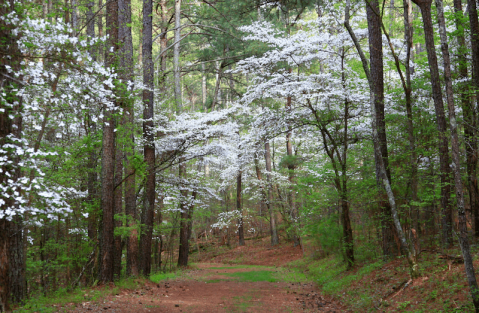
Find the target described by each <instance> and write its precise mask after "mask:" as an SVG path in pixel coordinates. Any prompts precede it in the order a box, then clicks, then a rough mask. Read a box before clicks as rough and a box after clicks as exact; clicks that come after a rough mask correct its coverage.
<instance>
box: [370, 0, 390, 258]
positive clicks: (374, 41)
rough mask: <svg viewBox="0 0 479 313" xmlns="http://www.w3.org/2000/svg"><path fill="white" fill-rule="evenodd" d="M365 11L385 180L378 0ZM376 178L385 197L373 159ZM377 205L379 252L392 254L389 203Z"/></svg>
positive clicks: (375, 117)
mask: <svg viewBox="0 0 479 313" xmlns="http://www.w3.org/2000/svg"><path fill="white" fill-rule="evenodd" d="M367 2H368V4H367V5H366V14H367V20H368V33H369V51H370V64H371V79H372V81H373V83H372V86H371V89H372V90H371V92H372V93H374V99H375V101H374V106H375V112H376V114H375V116H373V118H374V119H375V120H376V125H377V128H378V129H377V131H378V139H379V141H378V142H377V143H373V144H379V149H380V151H381V154H379V155H375V158H378V157H381V158H382V162H383V163H384V166H385V168H386V174H387V176H388V179H389V181H391V173H390V171H389V158H388V149H387V140H386V123H385V120H384V70H383V50H382V32H381V17H380V16H379V15H378V14H377V12H379V2H378V1H377V0H372V1H367ZM375 163H376V182H377V185H378V189H379V192H380V199H383V198H384V197H385V195H384V189H383V187H382V183H381V178H380V177H381V176H380V174H379V172H380V169H379V163H380V162H379V160H376V162H375ZM380 208H381V211H382V214H381V215H382V216H381V224H382V225H381V231H382V244H383V247H382V248H383V255H384V256H386V257H390V256H391V255H392V254H393V247H394V237H393V234H392V230H393V228H394V226H393V225H392V223H391V219H390V216H391V213H390V210H391V209H390V206H389V205H388V202H387V201H384V200H381V201H380Z"/></svg>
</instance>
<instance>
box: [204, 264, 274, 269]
mask: <svg viewBox="0 0 479 313" xmlns="http://www.w3.org/2000/svg"><path fill="white" fill-rule="evenodd" d="M238 268H272V267H267V266H261V265H235V266H218V267H210V268H209V269H211V270H229V269H238Z"/></svg>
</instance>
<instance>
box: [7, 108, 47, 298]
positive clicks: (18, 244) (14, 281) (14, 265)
mask: <svg viewBox="0 0 479 313" xmlns="http://www.w3.org/2000/svg"><path fill="white" fill-rule="evenodd" d="M18 100H19V101H18V102H19V104H18V105H16V106H15V107H14V111H16V112H19V113H20V112H22V111H23V109H22V99H18ZM45 119H47V117H45ZM42 126H44V125H43V124H42ZM22 132H23V117H22V114H17V117H15V119H14V125H13V135H14V136H15V138H18V139H21V138H22ZM39 141H41V137H40V140H39ZM37 143H38V141H37ZM35 148H36V151H38V147H37V145H35ZM20 162H21V160H20V156H16V157H15V159H14V163H15V164H20ZM14 174H15V178H14V180H15V181H19V180H20V179H21V176H22V170H21V168H20V167H17V168H15V173H14ZM15 192H17V193H18V194H22V190H21V189H20V187H18V188H17V189H16V190H15ZM16 209H17V210H18V204H17V205H16ZM17 212H19V211H17ZM25 216H27V215H25ZM26 233H27V232H26V228H25V226H24V216H22V214H21V213H17V214H16V215H15V216H14V217H13V220H12V224H11V229H10V238H11V242H10V253H9V257H10V260H9V263H10V292H11V296H12V301H13V302H14V303H22V302H23V300H24V299H25V298H26V296H27V281H26V277H25V271H26V250H25V244H26V239H27V238H26Z"/></svg>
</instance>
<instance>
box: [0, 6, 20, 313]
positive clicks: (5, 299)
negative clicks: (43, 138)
mask: <svg viewBox="0 0 479 313" xmlns="http://www.w3.org/2000/svg"><path fill="white" fill-rule="evenodd" d="M13 10H14V6H13V2H10V1H6V0H1V1H0V16H7V14H9V13H10V12H12V11H13ZM11 29H12V26H10V25H8V24H6V23H5V21H4V20H3V19H0V38H2V40H4V41H2V45H0V52H1V53H2V55H12V56H13V55H14V53H15V52H17V51H15V50H16V46H15V45H14V44H13V43H14V42H15V38H14V36H13V34H12V31H11ZM12 50H13V51H12ZM12 59H13V58H12ZM12 59H10V58H6V57H2V58H0V86H2V87H3V88H2V92H5V93H8V96H4V99H9V98H11V97H12V96H13V97H14V96H15V95H14V92H13V91H12V89H13V88H15V87H14V86H12V82H10V81H8V80H7V78H6V77H5V76H3V75H1V74H3V73H5V74H6V73H8V72H7V70H6V67H5V66H7V65H8V66H12V64H11V63H12ZM0 108H1V110H0V148H3V146H4V145H6V144H10V143H11V142H10V140H9V139H8V137H9V136H11V135H12V133H13V121H12V119H11V118H10V116H12V115H15V112H13V108H12V106H11V105H10V103H5V102H4V101H0ZM1 150H2V152H3V149H1ZM1 156H2V158H5V159H6V160H8V161H10V162H12V161H13V156H12V155H10V153H6V154H4V153H2V155H1ZM10 162H4V161H2V165H1V167H0V169H1V173H0V185H1V186H2V187H3V186H5V187H6V186H7V181H8V179H9V177H8V176H7V175H5V173H6V172H11V171H12V168H11V165H9V163H10ZM10 196H11V195H10V194H3V193H2V194H0V200H2V201H1V202H0V203H1V204H0V211H1V212H2V215H3V214H5V211H6V209H7V208H10V207H11V206H12V205H13V201H12V199H11V197H10ZM9 218H10V216H8V218H7V217H6V216H5V217H3V218H0V229H1V231H0V312H7V311H9V310H10V305H9V301H10V295H11V293H10V271H11V270H12V269H11V268H10V266H11V265H10V257H9V251H10V247H11V245H12V237H11V231H12V229H14V225H13V223H14V222H13V221H12V220H11V219H9Z"/></svg>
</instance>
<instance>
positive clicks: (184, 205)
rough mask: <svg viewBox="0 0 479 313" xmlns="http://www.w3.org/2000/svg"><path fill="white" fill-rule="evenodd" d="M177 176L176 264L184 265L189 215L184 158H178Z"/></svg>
mask: <svg viewBox="0 0 479 313" xmlns="http://www.w3.org/2000/svg"><path fill="white" fill-rule="evenodd" d="M178 176H179V178H180V180H181V182H180V194H181V202H180V206H181V213H180V247H179V251H178V266H180V267H186V266H187V265H188V254H189V249H190V245H189V241H188V216H189V206H188V202H187V196H188V190H187V189H186V186H185V185H184V180H185V179H186V163H185V158H184V157H181V158H180V165H179V168H178Z"/></svg>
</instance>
